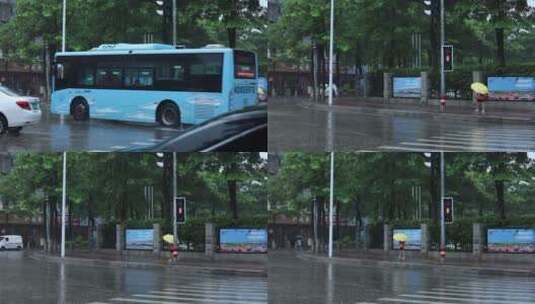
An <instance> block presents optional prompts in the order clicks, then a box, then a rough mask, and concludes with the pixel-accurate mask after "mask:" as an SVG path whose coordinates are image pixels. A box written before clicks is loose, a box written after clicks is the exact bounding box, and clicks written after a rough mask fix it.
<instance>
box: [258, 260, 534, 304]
mask: <svg viewBox="0 0 535 304" xmlns="http://www.w3.org/2000/svg"><path fill="white" fill-rule="evenodd" d="M268 276H269V287H270V288H269V303H273V304H278V303H295V304H298V303H303V304H304V303H306V304H333V303H340V304H342V303H348V304H385V303H409V304H410V303H415V304H460V303H488V304H496V303H503V304H505V303H507V304H529V303H535V280H533V278H528V277H518V276H497V275H478V274H475V273H472V272H459V271H449V270H446V271H445V270H440V269H435V270H422V269H408V268H396V267H386V266H385V267H377V266H373V267H372V266H370V267H363V266H355V265H351V264H350V263H344V264H342V263H340V264H336V263H335V264H330V265H329V264H327V263H324V262H319V261H312V260H306V259H303V258H298V257H297V256H296V255H295V254H294V253H292V252H277V253H271V254H270V260H269V273H268Z"/></svg>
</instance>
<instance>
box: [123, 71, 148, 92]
mask: <svg viewBox="0 0 535 304" xmlns="http://www.w3.org/2000/svg"><path fill="white" fill-rule="evenodd" d="M152 84H153V73H152V69H148V68H147V69H137V68H128V69H126V70H125V76H124V85H125V86H127V87H134V88H144V87H152Z"/></svg>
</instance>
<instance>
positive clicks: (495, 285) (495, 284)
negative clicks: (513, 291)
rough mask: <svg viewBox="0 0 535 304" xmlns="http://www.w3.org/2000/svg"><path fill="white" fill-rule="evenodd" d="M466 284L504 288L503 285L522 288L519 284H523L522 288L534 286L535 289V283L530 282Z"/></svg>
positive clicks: (469, 283)
mask: <svg viewBox="0 0 535 304" xmlns="http://www.w3.org/2000/svg"><path fill="white" fill-rule="evenodd" d="M466 285H470V286H482V287H483V286H484V287H494V288H502V287H515V288H520V287H519V286H523V287H522V288H533V290H535V284H530V283H520V282H518V283H503V284H501V283H479V282H468V283H466Z"/></svg>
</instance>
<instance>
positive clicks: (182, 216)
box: [175, 197, 186, 224]
mask: <svg viewBox="0 0 535 304" xmlns="http://www.w3.org/2000/svg"><path fill="white" fill-rule="evenodd" d="M175 204H176V222H177V223H179V224H184V223H185V222H186V198H185V197H177V198H175Z"/></svg>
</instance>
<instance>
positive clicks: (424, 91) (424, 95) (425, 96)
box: [420, 72, 431, 104]
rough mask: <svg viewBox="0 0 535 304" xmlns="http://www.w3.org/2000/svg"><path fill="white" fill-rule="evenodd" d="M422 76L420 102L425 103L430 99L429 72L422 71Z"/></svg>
mask: <svg viewBox="0 0 535 304" xmlns="http://www.w3.org/2000/svg"><path fill="white" fill-rule="evenodd" d="M420 77H421V79H422V87H421V92H420V102H421V103H423V104H427V102H428V101H429V92H430V90H429V88H430V87H431V86H430V83H429V73H427V72H421V73H420Z"/></svg>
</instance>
